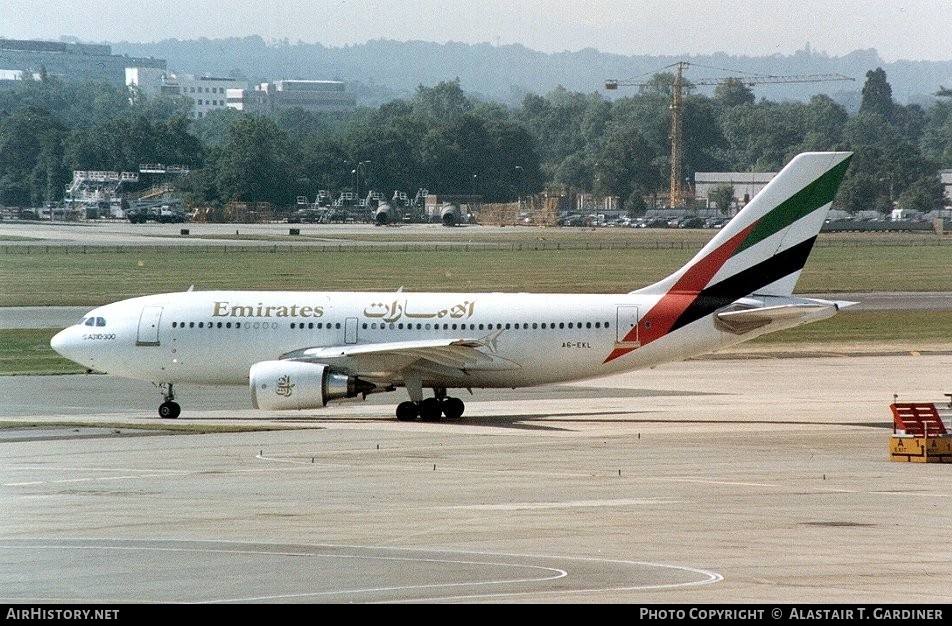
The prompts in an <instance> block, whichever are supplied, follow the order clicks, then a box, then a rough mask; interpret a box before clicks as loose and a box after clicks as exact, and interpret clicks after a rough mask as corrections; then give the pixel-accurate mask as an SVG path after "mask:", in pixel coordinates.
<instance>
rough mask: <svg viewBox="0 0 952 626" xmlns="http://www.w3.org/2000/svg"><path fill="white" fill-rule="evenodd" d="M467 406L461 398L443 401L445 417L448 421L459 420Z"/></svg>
mask: <svg viewBox="0 0 952 626" xmlns="http://www.w3.org/2000/svg"><path fill="white" fill-rule="evenodd" d="M465 409H466V405H465V404H463V401H462V400H460V399H459V398H447V399H446V400H444V401H443V415H445V416H446V418H447V419H451V420H458V419H459V418H461V417H463V411H464V410H465Z"/></svg>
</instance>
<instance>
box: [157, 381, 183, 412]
mask: <svg viewBox="0 0 952 626" xmlns="http://www.w3.org/2000/svg"><path fill="white" fill-rule="evenodd" d="M158 387H159V389H161V390H162V398H163V400H164V402H162V404H160V405H159V417H161V418H162V419H169V420H174V419H175V418H176V417H178V416H179V414H180V413H181V412H182V407H180V406H179V404H178V402H175V401H174V400H175V394H174V393H173V392H172V383H160V384H159V385H158Z"/></svg>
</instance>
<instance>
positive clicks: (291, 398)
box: [248, 361, 376, 411]
mask: <svg viewBox="0 0 952 626" xmlns="http://www.w3.org/2000/svg"><path fill="white" fill-rule="evenodd" d="M248 381H249V386H250V387H251V404H252V405H253V406H254V408H256V409H262V410H265V411H284V410H292V409H316V408H320V407H323V406H325V405H326V404H327V403H328V402H329V401H330V400H337V399H340V398H354V397H356V396H359V395H360V394H364V393H370V392H371V391H372V390H373V389H374V387H376V385H374V384H373V383H369V382H367V381H364V380H360V379H359V378H357V377H356V376H351V375H349V374H345V373H343V372H336V371H334V370H332V369H331V368H330V367H329V366H327V365H323V364H321V363H305V362H303V361H261V362H260V363H255V364H254V365H252V366H251V371H250V373H249V377H248Z"/></svg>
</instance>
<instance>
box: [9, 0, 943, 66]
mask: <svg viewBox="0 0 952 626" xmlns="http://www.w3.org/2000/svg"><path fill="white" fill-rule="evenodd" d="M246 35H260V36H261V37H263V38H264V39H265V40H267V41H270V40H280V39H285V38H286V39H288V40H289V41H290V42H291V43H296V42H298V41H302V42H305V43H322V44H324V45H327V46H333V47H340V46H345V45H348V44H355V43H363V42H365V41H368V40H371V39H393V40H397V41H409V40H422V41H435V42H438V43H444V42H447V41H460V42H465V43H484V42H485V43H491V44H501V45H505V44H513V43H518V44H522V45H524V46H526V47H528V48H531V49H533V50H538V51H541V52H559V51H563V50H580V49H583V48H597V49H599V50H601V51H602V52H614V53H619V54H670V55H682V54H683V55H688V54H700V53H709V52H717V51H724V52H727V53H730V54H738V55H749V56H762V55H769V54H791V53H793V52H795V51H797V50H802V49H803V48H804V47H805V46H806V45H807V44H809V46H810V47H811V48H812V49H813V50H816V51H819V52H824V53H826V54H829V55H831V56H838V55H842V54H845V53H848V52H851V51H853V50H859V49H868V48H875V49H876V50H877V51H878V52H879V54H880V56H881V57H882V58H883V60H885V61H887V62H889V61H895V60H898V59H907V60H943V61H947V60H952V46H950V36H952V2H950V1H949V0H908V1H904V0H867V1H860V0H756V1H755V0H710V1H708V0H703V1H702V0H668V1H663V0H644V1H640V2H639V1H627V2H626V1H624V0H443V1H437V0H271V1H268V2H265V1H258V2H247V1H242V0H153V1H150V2H142V1H139V0H100V1H95V0H91V1H88V2H84V1H78V0H0V37H8V38H14V39H52V40H58V39H59V38H60V37H62V36H74V37H78V38H80V39H81V40H82V41H86V42H94V43H96V42H119V41H129V42H153V41H159V40H162V39H171V38H175V39H195V38H198V37H208V38H219V37H229V36H246Z"/></svg>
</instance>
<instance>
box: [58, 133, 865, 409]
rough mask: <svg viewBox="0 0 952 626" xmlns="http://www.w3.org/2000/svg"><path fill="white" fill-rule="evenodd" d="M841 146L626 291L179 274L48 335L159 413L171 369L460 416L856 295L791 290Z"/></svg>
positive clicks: (272, 396) (299, 401)
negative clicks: (470, 397)
mask: <svg viewBox="0 0 952 626" xmlns="http://www.w3.org/2000/svg"><path fill="white" fill-rule="evenodd" d="M850 158H851V153H848V152H810V153H804V154H800V155H799V156H797V157H795V158H794V159H793V160H792V161H791V162H790V163H789V164H788V165H787V166H786V167H784V168H783V170H782V171H781V172H780V173H779V174H778V175H777V176H775V177H774V178H773V180H772V181H771V182H770V183H769V184H768V185H767V186H766V187H765V188H764V189H763V190H762V191H760V193H758V194H757V195H756V196H755V197H754V198H753V200H751V201H750V203H748V204H747V206H745V207H744V208H743V210H741V211H740V212H739V213H738V214H737V216H736V217H734V218H733V219H732V220H731V221H730V222H728V223H727V225H725V226H724V228H723V229H722V230H720V231H719V232H718V233H717V235H716V236H714V237H713V238H712V239H711V240H710V241H709V242H708V244H707V245H705V246H704V247H703V249H701V251H700V252H698V254H697V255H696V256H695V257H694V258H693V259H691V260H690V261H689V262H688V263H687V264H686V265H685V266H684V267H682V268H681V269H679V270H678V271H677V272H675V273H674V274H672V275H671V276H668V277H667V278H665V279H664V280H661V281H660V282H657V283H655V284H653V285H650V286H648V287H644V288H643V289H638V290H636V291H632V292H629V293H622V294H613V295H606V294H554V293H544V294H530V293H415V292H404V291H402V290H398V291H396V292H320V291H307V292H304V291H301V292H297V291H191V290H189V291H186V292H181V293H166V294H159V295H151V296H144V297H139V298H132V299H129V300H123V301H121V302H116V303H114V304H108V305H105V306H101V307H99V308H96V309H94V310H92V311H90V312H89V314H88V315H87V316H86V317H84V318H83V319H82V320H81V321H80V322H79V323H78V324H77V325H75V326H71V327H69V328H66V329H64V330H63V331H61V332H60V333H58V334H57V335H56V336H55V337H53V339H52V341H51V345H52V347H53V349H54V350H56V352H58V353H59V354H61V355H63V356H64V357H66V358H68V359H71V360H73V361H76V362H77V363H79V364H81V365H83V366H85V367H87V368H89V370H90V371H99V372H105V373H108V374H112V375H115V376H120V377H126V378H133V379H141V380H146V381H151V382H153V383H154V384H156V385H157V386H158V387H159V388H160V389H161V390H162V393H163V398H164V400H163V402H162V403H161V405H160V406H159V415H160V416H161V417H165V418H174V417H177V416H178V415H179V413H180V407H179V405H178V404H177V403H176V402H175V401H174V398H175V396H174V395H173V393H172V388H173V385H178V384H200V385H207V384H212V385H245V384H247V385H249V386H250V390H251V403H252V405H253V406H254V407H255V408H258V409H263V410H283V409H291V410H294V409H297V410H301V409H304V410H308V409H319V408H321V407H324V406H325V405H327V403H328V402H329V401H332V400H338V399H343V398H354V397H359V396H364V397H366V395H367V394H371V393H379V392H384V391H394V390H396V389H397V388H399V387H403V388H405V389H406V392H407V394H408V396H409V399H408V400H406V401H404V402H401V403H399V404H398V405H397V408H396V417H397V419H399V420H415V419H421V420H425V421H434V420H438V419H440V418H441V417H443V416H446V417H447V418H449V419H458V418H460V417H461V416H462V414H463V409H464V405H463V402H462V401H461V400H460V399H459V398H456V397H452V396H449V395H447V392H448V391H450V390H454V389H467V390H470V391H472V390H473V389H477V388H516V387H528V386H535V385H545V384H551V383H560V382H566V381H575V380H581V379H591V378H597V377H601V376H606V375H609V374H616V373H619V372H626V371H631V370H637V369H641V368H646V367H652V366H656V365H658V364H661V363H665V362H671V361H678V360H683V359H686V358H689V357H692V356H697V355H700V354H705V353H708V352H713V351H717V350H720V349H723V348H726V347H728V346H732V345H734V344H737V343H740V342H743V341H747V340H750V339H753V338H755V337H758V336H760V335H763V334H765V333H769V332H773V331H777V330H781V329H785V328H790V327H793V326H798V325H800V324H805V323H808V322H813V321H816V320H821V319H824V318H828V317H830V316H832V315H833V314H834V313H836V311H837V310H839V308H841V307H842V306H845V305H849V304H852V303H847V302H834V301H830V300H820V299H811V298H802V297H796V296H794V295H793V290H794V286H795V284H796V282H797V279H798V278H799V276H800V273H801V271H802V270H803V267H804V264H805V263H806V260H807V257H808V256H809V254H810V250H811V248H812V247H813V242H814V241H815V240H816V237H817V234H818V233H819V231H820V227H821V226H822V224H823V222H824V220H825V219H826V215H827V212H828V211H829V209H830V206H831V203H832V201H833V197H834V195H835V193H836V190H837V188H838V187H839V184H840V182H841V180H842V178H843V175H844V173H845V172H846V169H847V166H848V164H849V161H850ZM425 390H432V394H428V393H425Z"/></svg>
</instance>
